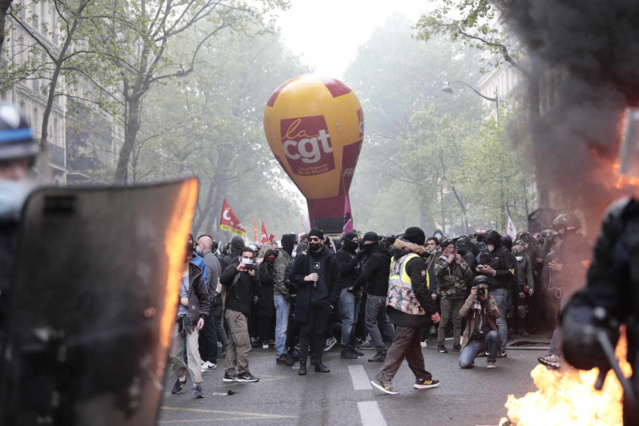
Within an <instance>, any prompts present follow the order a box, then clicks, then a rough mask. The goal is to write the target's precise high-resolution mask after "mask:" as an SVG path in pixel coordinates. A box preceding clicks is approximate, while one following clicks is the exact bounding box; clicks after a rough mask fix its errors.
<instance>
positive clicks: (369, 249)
mask: <svg viewBox="0 0 639 426" xmlns="http://www.w3.org/2000/svg"><path fill="white" fill-rule="evenodd" d="M377 244H378V243H372V244H364V245H362V251H363V252H365V253H370V252H372V251H373V249H374V248H375V247H377Z"/></svg>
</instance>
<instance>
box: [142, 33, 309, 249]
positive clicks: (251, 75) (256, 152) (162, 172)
mask: <svg viewBox="0 0 639 426" xmlns="http://www.w3.org/2000/svg"><path fill="white" fill-rule="evenodd" d="M192 36H195V35H193V34H191V32H186V33H185V34H184V36H183V37H184V40H183V42H182V44H183V45H188V44H189V41H188V40H189V39H190V38H191V37H192ZM202 49H203V51H202V55H201V58H202V59H201V60H200V63H199V66H198V67H197V68H196V69H195V70H194V71H193V72H192V73H190V74H189V75H188V76H185V78H183V79H172V80H169V81H167V82H166V84H163V85H159V86H156V87H154V88H153V89H152V90H150V91H149V94H148V95H147V101H146V102H145V106H144V108H143V109H142V127H141V130H140V137H139V138H138V140H137V141H136V145H135V148H134V151H133V154H132V161H131V164H132V166H131V176H132V179H133V180H135V181H149V180H156V179H166V178H171V177H179V176H185V175H196V176H198V178H199V179H200V184H201V187H200V197H199V199H198V204H197V208H196V217H195V221H194V226H193V229H194V230H195V231H196V232H207V233H211V234H215V232H216V231H215V230H216V229H217V225H218V223H219V219H220V212H221V209H222V202H223V200H224V199H225V198H226V199H228V200H229V202H230V203H231V205H232V206H233V210H234V211H235V212H236V214H237V215H238V217H239V218H240V220H242V221H243V222H244V225H245V226H246V227H247V228H250V226H251V224H250V223H249V222H252V218H256V219H258V220H259V219H260V218H262V219H264V220H265V222H266V225H267V229H268V231H269V232H271V233H273V234H275V235H278V236H279V235H281V233H285V232H290V231H291V230H292V228H291V225H292V224H295V223H297V222H298V219H299V215H300V213H301V208H300V207H301V204H302V203H303V201H302V198H301V196H300V195H299V193H298V192H297V191H296V190H295V189H294V187H293V185H292V183H291V182H290V180H289V179H288V177H286V176H285V175H284V173H283V171H282V170H281V168H280V166H279V164H278V163H277V161H276V160H275V159H274V158H273V155H272V154H271V151H270V148H269V147H268V145H267V143H266V139H265V137H264V131H263V125H262V120H263V111H264V106H265V104H266V101H267V100H268V98H269V96H270V95H271V93H272V92H273V90H275V88H277V87H278V86H279V85H280V84H281V83H282V82H284V81H286V80H288V79H290V78H291V77H292V76H295V75H299V74H304V73H306V72H308V69H307V68H305V67H303V66H302V65H301V64H300V61H299V59H298V58H297V57H294V56H292V55H291V54H290V53H288V52H287V51H286V49H285V48H284V47H283V45H282V43H281V41H280V39H279V36H278V35H277V34H274V33H270V32H266V33H263V32H261V31H260V30H259V28H257V27H256V28H254V29H253V30H251V29H247V32H245V33H243V34H240V35H239V36H238V35H237V34H236V33H235V32H232V31H230V30H229V29H226V30H224V31H221V32H219V33H218V35H217V36H216V43H215V44H211V45H207V46H204V47H202ZM250 234H251V235H252V232H251V233H250ZM218 236H219V237H225V236H224V234H219V233H218ZM249 238H250V236H249Z"/></svg>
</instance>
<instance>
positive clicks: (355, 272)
mask: <svg viewBox="0 0 639 426" xmlns="http://www.w3.org/2000/svg"><path fill="white" fill-rule="evenodd" d="M335 259H336V260H337V264H338V265H339V273H340V281H341V285H342V288H354V289H355V292H357V289H356V288H355V282H356V281H357V279H358V278H359V276H360V275H361V273H362V266H361V265H360V259H361V258H360V257H358V256H357V254H356V253H351V252H349V251H348V250H346V249H345V248H341V249H339V250H338V251H337V253H335Z"/></svg>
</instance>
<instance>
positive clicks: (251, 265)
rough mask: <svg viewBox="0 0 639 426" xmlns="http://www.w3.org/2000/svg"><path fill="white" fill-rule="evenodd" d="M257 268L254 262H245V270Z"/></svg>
mask: <svg viewBox="0 0 639 426" xmlns="http://www.w3.org/2000/svg"><path fill="white" fill-rule="evenodd" d="M256 269H257V267H256V266H255V264H254V263H247V264H246V270H247V271H255V270H256Z"/></svg>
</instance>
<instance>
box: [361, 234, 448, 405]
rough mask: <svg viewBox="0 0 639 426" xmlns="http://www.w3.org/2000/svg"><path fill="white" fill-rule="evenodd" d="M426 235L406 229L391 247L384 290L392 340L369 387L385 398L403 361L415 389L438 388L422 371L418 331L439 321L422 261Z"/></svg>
mask: <svg viewBox="0 0 639 426" xmlns="http://www.w3.org/2000/svg"><path fill="white" fill-rule="evenodd" d="M425 241H426V236H425V235H424V231H422V230H421V229H420V228H417V227H412V228H408V229H407V230H406V232H404V235H403V236H402V237H401V238H398V239H397V240H396V241H395V243H394V244H393V252H392V253H393V258H392V263H391V272H390V278H389V284H388V286H389V289H388V298H387V300H388V307H387V310H388V316H389V317H390V320H391V322H392V323H393V324H395V326H396V329H395V333H396V336H395V340H393V343H392V345H391V347H390V349H389V350H388V353H387V354H386V360H385V361H384V366H383V367H382V368H381V370H379V372H378V373H377V376H376V377H375V379H374V380H372V381H371V384H372V385H373V386H375V387H376V388H377V389H379V390H381V391H382V392H384V393H386V394H389V395H397V394H398V393H399V392H398V391H396V390H394V389H393V387H392V384H391V382H392V380H393V378H394V377H395V374H397V370H399V367H400V366H401V364H402V362H403V360H404V358H405V359H406V361H407V362H408V366H409V367H410V369H411V370H412V372H413V374H414V375H415V384H414V385H413V387H414V388H415V389H429V388H433V387H435V386H439V380H433V377H432V374H431V373H429V372H428V371H426V370H425V368H424V355H423V354H422V349H421V345H420V343H421V332H420V330H421V328H422V327H425V326H427V325H428V323H429V322H430V321H431V320H432V321H433V322H435V323H437V322H439V314H437V304H436V303H435V301H434V300H433V299H432V297H431V294H430V290H429V289H428V273H427V271H426V263H424V260H423V259H422V257H421V256H422V255H423V253H424V252H425V248H424V242H425Z"/></svg>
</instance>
